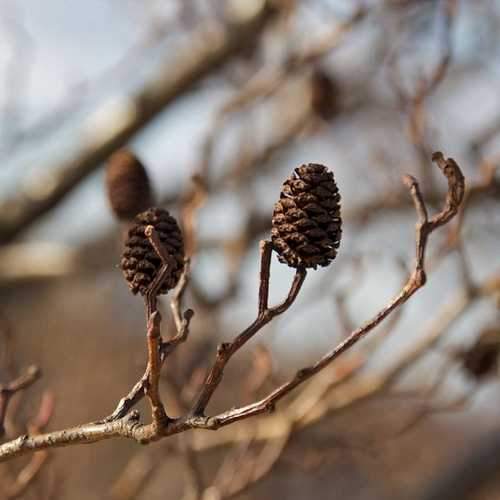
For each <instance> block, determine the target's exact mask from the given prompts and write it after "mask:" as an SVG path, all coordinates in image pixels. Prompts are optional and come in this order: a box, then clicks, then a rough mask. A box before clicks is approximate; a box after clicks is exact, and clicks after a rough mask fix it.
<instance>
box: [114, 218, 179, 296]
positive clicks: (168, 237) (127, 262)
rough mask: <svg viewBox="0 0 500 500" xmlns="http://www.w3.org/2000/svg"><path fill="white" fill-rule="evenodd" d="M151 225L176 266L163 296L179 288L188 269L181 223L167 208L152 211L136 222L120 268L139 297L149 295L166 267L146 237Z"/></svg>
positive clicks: (129, 234) (129, 235)
mask: <svg viewBox="0 0 500 500" xmlns="http://www.w3.org/2000/svg"><path fill="white" fill-rule="evenodd" d="M148 226H152V227H154V229H155V231H156V233H157V234H158V237H159V239H160V241H161V243H162V244H163V247H164V248H165V250H166V252H167V253H168V254H169V255H170V256H171V257H172V267H171V268H169V270H168V274H167V276H166V278H165V281H164V282H163V285H162V286H161V288H160V291H159V293H160V294H162V293H167V292H168V291H169V290H171V289H172V288H174V287H175V285H176V284H177V282H178V281H179V278H180V276H181V273H182V270H183V268H184V241H183V238H182V233H181V230H180V228H179V225H178V224H177V221H176V220H175V219H174V218H173V217H172V216H171V215H170V214H169V213H168V212H167V211H166V210H164V209H163V208H150V209H149V210H146V211H145V212H142V213H140V214H139V215H137V217H136V218H135V219H134V222H133V225H132V227H131V228H130V230H129V232H128V237H127V238H126V240H125V250H124V252H123V257H122V260H121V265H120V267H121V268H122V270H123V275H124V276H125V279H126V280H127V282H128V285H129V287H130V290H131V291H132V293H133V294H134V295H135V294H136V293H137V292H139V293H140V294H141V295H145V294H146V293H147V291H148V287H149V286H150V285H151V283H152V281H153V280H154V279H155V277H156V275H157V273H158V271H159V270H160V268H161V266H162V261H161V258H160V256H159V255H158V254H157V253H156V251H155V249H154V248H153V246H152V245H151V243H150V241H149V239H148V238H147V236H146V233H145V230H146V228H147V227H148Z"/></svg>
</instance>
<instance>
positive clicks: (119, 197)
mask: <svg viewBox="0 0 500 500" xmlns="http://www.w3.org/2000/svg"><path fill="white" fill-rule="evenodd" d="M106 188H107V192H108V200H109V203H110V205H111V208H112V210H113V212H114V214H115V215H116V217H117V218H118V219H120V220H122V221H129V220H132V219H133V218H134V217H135V216H136V215H137V214H138V213H140V212H143V211H144V210H146V209H148V208H149V207H151V206H152V205H154V201H153V195H152V192H151V186H150V184H149V178H148V174H147V172H146V170H145V168H144V166H143V165H142V163H141V162H140V161H139V159H138V158H137V157H136V156H135V155H134V153H132V152H131V151H129V150H127V149H121V150H120V151H117V152H116V153H114V154H113V155H112V156H111V157H110V158H109V160H108V164H107V167H106Z"/></svg>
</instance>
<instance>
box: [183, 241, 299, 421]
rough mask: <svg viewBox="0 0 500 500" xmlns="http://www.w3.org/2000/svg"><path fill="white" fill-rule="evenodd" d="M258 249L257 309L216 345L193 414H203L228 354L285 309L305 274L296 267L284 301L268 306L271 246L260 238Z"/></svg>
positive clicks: (217, 384)
mask: <svg viewBox="0 0 500 500" xmlns="http://www.w3.org/2000/svg"><path fill="white" fill-rule="evenodd" d="M260 251H261V268H260V288H259V312H258V315H257V318H256V319H255V321H254V322H253V323H252V324H251V325H250V326H249V327H248V328H247V329H246V330H244V331H243V332H241V333H240V334H239V335H238V336H237V337H236V338H235V339H234V340H233V341H232V342H226V343H223V344H220V345H219V346H218V348H217V357H216V359H215V363H214V364H213V366H212V368H211V369H210V372H209V374H208V375H207V378H206V380H205V383H204V386H203V388H202V390H201V393H200V395H199V396H198V398H197V400H196V402H195V404H194V406H193V409H192V410H191V413H192V415H194V416H196V417H199V416H203V415H204V412H205V408H206V407H207V405H208V402H209V401H210V399H211V397H212V395H213V393H214V392H215V390H216V389H217V387H218V386H219V384H220V382H221V381H222V376H223V374H224V368H225V367H226V365H227V363H228V362H229V360H230V359H231V357H232V356H233V355H234V354H235V353H236V352H237V351H238V350H239V349H240V348H241V347H243V346H244V345H245V344H246V343H247V342H248V341H249V340H250V339H251V338H252V337H253V336H254V335H256V334H257V333H258V332H259V331H260V330H261V329H262V328H263V327H264V326H265V325H267V324H268V323H269V322H270V321H271V320H272V319H273V318H274V317H276V316H278V315H279V314H282V313H283V312H285V311H286V310H287V309H288V308H289V307H290V306H291V305H292V304H293V302H294V300H295V298H296V297H297V295H298V293H299V291H300V288H301V287H302V284H303V283H304V280H305V278H306V274H307V272H306V270H305V269H297V271H296V273H295V278H294V281H293V283H292V287H291V288H290V291H289V293H288V297H287V298H286V299H285V300H284V302H283V303H282V304H280V305H278V306H276V307H272V308H270V309H269V308H268V307H267V303H268V296H269V275H270V265H271V253H272V246H271V242H270V241H263V242H262V243H261V247H260Z"/></svg>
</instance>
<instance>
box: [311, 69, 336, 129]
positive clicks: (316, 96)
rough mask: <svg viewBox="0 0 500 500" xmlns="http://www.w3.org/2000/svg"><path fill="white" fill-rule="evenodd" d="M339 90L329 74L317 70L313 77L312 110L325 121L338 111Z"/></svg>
mask: <svg viewBox="0 0 500 500" xmlns="http://www.w3.org/2000/svg"><path fill="white" fill-rule="evenodd" d="M338 104H339V88H338V86H337V84H336V83H335V81H334V80H333V79H332V78H331V76H330V75H328V73H326V72H325V71H323V70H321V69H316V70H315V71H314V72H313V74H312V75H311V108H312V110H313V111H314V113H315V114H316V115H318V116H319V117H320V118H322V119H323V120H325V121H328V120H331V119H332V118H333V117H334V116H335V115H336V113H337V111H338Z"/></svg>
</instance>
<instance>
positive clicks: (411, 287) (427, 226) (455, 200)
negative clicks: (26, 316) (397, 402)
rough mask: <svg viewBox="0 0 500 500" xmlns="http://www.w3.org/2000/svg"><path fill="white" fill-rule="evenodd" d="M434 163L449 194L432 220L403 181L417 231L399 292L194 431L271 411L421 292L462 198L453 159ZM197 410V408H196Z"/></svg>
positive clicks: (413, 187)
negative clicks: (431, 247)
mask: <svg viewBox="0 0 500 500" xmlns="http://www.w3.org/2000/svg"><path fill="white" fill-rule="evenodd" d="M433 161H435V162H436V163H437V164H438V166H439V168H440V169H441V170H442V172H443V174H444V175H445V177H446V178H447V180H448V192H447V195H446V201H445V205H444V207H443V209H442V210H441V211H440V212H439V213H438V214H436V215H434V216H433V217H432V218H431V219H429V218H428V214H427V208H426V206H425V204H424V201H423V198H422V195H421V193H420V189H419V186H418V183H417V181H416V179H415V178H413V177H411V176H409V175H407V176H405V177H404V178H403V181H404V183H405V185H406V186H407V187H408V188H409V190H410V194H411V196H412V198H413V203H414V205H415V209H416V211H417V216H418V223H417V227H416V257H415V267H414V270H413V272H412V274H411V276H410V277H409V279H408V281H407V283H406V284H405V285H404V287H403V289H402V290H401V292H400V293H399V294H398V295H397V296H396V297H395V298H394V299H393V300H392V301H391V302H390V303H389V304H388V305H387V306H385V307H384V308H383V309H382V310H381V311H380V312H379V313H378V314H377V315H375V316H374V317H373V318H372V319H371V320H370V321H368V322H367V323H365V324H364V325H363V326H361V327H360V328H358V329H357V330H355V331H354V332H352V333H351V335H349V336H348V337H347V338H346V339H345V340H344V341H343V342H341V343H340V344H339V345H338V346H337V347H335V348H334V349H333V350H332V351H330V352H329V353H327V354H326V355H325V356H323V358H321V359H320V360H319V361H318V362H316V363H315V364H314V365H312V366H309V367H306V368H303V369H301V370H299V371H298V372H297V373H296V375H295V377H293V378H292V379H291V380H289V381H288V382H286V383H285V384H283V385H282V386H281V387H279V388H278V389H276V390H275V391H273V392H272V393H270V394H269V395H268V396H267V397H265V398H264V399H262V400H260V401H257V402H255V403H252V404H250V405H247V406H244V407H241V408H236V409H233V410H229V411H226V412H223V413H220V414H219V415H216V416H214V417H212V418H210V419H198V420H196V421H194V422H193V424H194V427H200V428H207V429H217V428H219V427H221V426H224V425H228V424H231V423H233V422H236V421H238V420H242V419H244V418H248V417H250V416H252V415H258V414H260V413H264V412H266V411H270V410H272V409H273V408H274V405H275V403H276V402H277V401H279V400H280V399H282V398H283V397H285V396H286V395H287V394H289V393H290V391H292V390H293V389H295V387H297V386H299V385H301V384H302V383H304V382H305V381H306V380H308V379H310V378H311V377H312V376H313V375H315V374H316V373H318V372H319V371H321V370H322V369H324V368H325V367H326V366H328V365H329V364H330V363H331V362H332V361H334V360H335V359H337V358H338V357H339V356H340V355H341V354H342V353H344V352H345V351H347V350H349V349H350V348H351V347H352V346H353V345H354V344H356V343H357V342H359V341H360V340H361V339H362V338H363V337H364V336H366V335H367V334H368V333H369V332H370V331H372V330H373V329H374V328H375V327H376V326H377V325H378V324H379V323H380V322H381V321H383V320H384V319H385V318H386V317H387V316H388V315H389V314H390V313H391V312H392V311H394V310H395V309H396V308H397V307H399V306H400V305H402V304H404V303H405V302H406V301H407V300H408V299H409V298H410V297H411V296H412V295H413V294H414V293H415V292H416V291H417V290H418V289H420V288H421V287H422V286H423V285H424V284H425V282H426V275H425V269H424V259H425V249H426V246H427V241H428V238H429V235H430V233H431V232H432V231H434V230H435V229H436V228H438V227H439V226H442V225H443V224H446V222H448V221H449V220H450V219H451V217H453V216H454V215H455V214H456V213H457V211H458V208H459V206H460V204H461V202H462V200H463V195H464V177H463V175H462V172H461V171H460V169H459V167H458V165H457V164H456V163H455V161H454V160H452V159H448V160H445V159H444V158H443V155H442V154H441V153H435V154H434V155H433ZM230 345H231V344H230ZM217 363H219V365H222V367H223V366H224V364H225V361H224V355H223V354H222V355H220V354H219V355H218V360H217V361H216V365H215V366H217ZM214 371H215V373H216V375H217V374H218V371H217V368H215V369H214ZM212 383H213V382H212V380H210V379H209V380H207V385H206V387H205V388H204V393H202V396H203V394H211V393H210V388H211V384H212ZM216 383H217V382H216ZM212 392H213V391H212ZM201 406H202V405H201ZM205 406H206V403H205ZM205 406H202V407H201V410H203V409H204V408H205ZM196 409H200V408H199V407H196Z"/></svg>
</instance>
